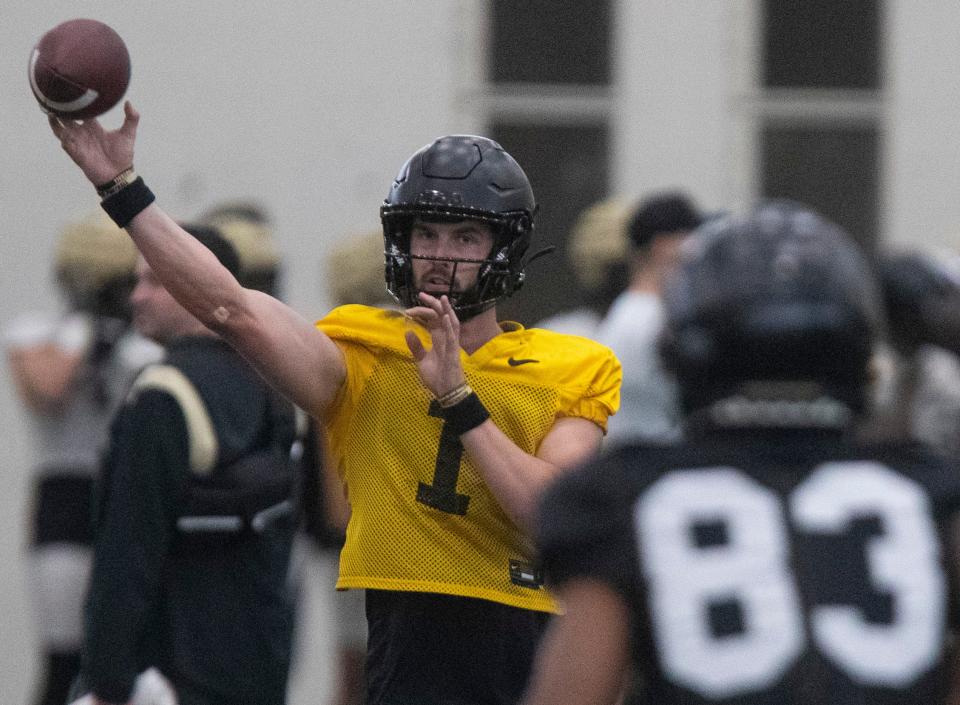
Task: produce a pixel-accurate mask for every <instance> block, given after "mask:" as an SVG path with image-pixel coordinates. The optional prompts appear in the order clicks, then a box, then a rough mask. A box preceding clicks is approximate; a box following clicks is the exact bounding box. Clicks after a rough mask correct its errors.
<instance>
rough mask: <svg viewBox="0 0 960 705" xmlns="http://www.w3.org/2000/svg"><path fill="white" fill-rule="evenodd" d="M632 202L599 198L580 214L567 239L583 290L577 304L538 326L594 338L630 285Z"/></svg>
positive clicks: (571, 265) (572, 263)
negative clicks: (612, 305)
mask: <svg viewBox="0 0 960 705" xmlns="http://www.w3.org/2000/svg"><path fill="white" fill-rule="evenodd" d="M633 205H634V204H633V202H632V201H630V200H627V199H625V198H623V197H611V198H606V199H604V200H602V201H598V202H597V203H594V204H592V205H590V206H588V207H587V208H585V209H584V210H583V212H582V213H580V215H579V216H578V217H577V220H576V222H574V224H573V228H572V229H571V231H570V237H569V238H568V242H567V253H568V259H569V261H570V267H571V269H572V270H573V272H574V274H575V275H576V277H577V283H578V284H579V285H580V289H581V291H582V292H583V298H582V300H581V301H580V302H579V304H578V305H576V306H574V307H573V308H569V309H566V310H563V311H561V312H560V313H557V314H555V315H553V316H549V317H548V318H545V319H543V320H542V321H540V322H538V323H537V324H536V327H537V328H546V329H547V330H552V331H556V332H558V333H569V334H570V335H580V336H583V337H585V338H595V337H596V333H597V328H598V327H599V325H600V323H601V321H602V320H603V318H604V317H605V316H606V314H607V311H608V310H609V309H610V306H611V304H613V302H614V301H615V300H616V298H617V296H619V295H620V293H621V292H622V291H623V290H624V289H625V288H626V286H627V284H628V272H627V221H629V219H630V216H631V215H632V214H633Z"/></svg>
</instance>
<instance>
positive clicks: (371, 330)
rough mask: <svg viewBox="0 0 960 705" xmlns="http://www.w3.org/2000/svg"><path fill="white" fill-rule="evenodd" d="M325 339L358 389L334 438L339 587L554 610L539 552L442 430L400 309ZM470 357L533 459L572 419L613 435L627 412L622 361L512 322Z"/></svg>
mask: <svg viewBox="0 0 960 705" xmlns="http://www.w3.org/2000/svg"><path fill="white" fill-rule="evenodd" d="M317 325H318V327H319V328H320V329H321V330H322V331H323V332H324V333H326V334H327V335H328V336H330V338H332V339H333V340H334V341H335V342H336V343H337V345H338V346H339V347H340V348H341V350H343V353H344V358H345V361H346V368H347V379H346V383H345V384H344V386H343V389H342V390H341V392H340V396H339V397H338V398H337V400H336V401H335V402H334V406H333V407H332V411H331V413H330V415H329V419H328V420H327V423H326V432H327V436H328V441H329V455H330V458H331V460H332V462H335V463H336V464H337V468H338V470H339V472H340V475H341V478H342V479H343V480H344V482H345V483H346V487H347V491H348V495H349V500H350V506H351V510H352V512H351V517H350V523H349V526H348V527H347V540H346V544H345V546H344V548H343V551H342V553H341V556H340V578H339V580H338V581H337V587H338V588H374V589H381V590H401V591H411V592H436V593H444V594H450V595H461V596H464V597H475V598H481V599H486V600H493V601H495V602H500V603H503V604H506V605H512V606H514V607H522V608H526V609H533V610H542V611H555V610H556V605H555V603H554V601H553V598H552V597H551V596H550V595H549V594H548V593H547V591H546V590H544V588H543V587H542V585H541V582H542V581H541V579H540V571H539V569H538V568H537V567H536V566H535V565H534V560H533V556H532V552H531V547H530V545H529V542H528V541H526V540H525V539H524V537H523V536H522V535H521V533H520V531H519V530H518V529H517V527H516V526H515V525H514V524H513V522H512V521H511V520H510V519H509V518H508V517H507V515H506V514H505V513H504V512H503V510H502V509H501V508H500V506H499V505H498V503H497V501H496V499H495V498H494V497H493V495H492V494H491V493H490V491H489V490H488V489H487V487H486V485H485V484H484V482H483V480H482V479H481V477H480V474H479V473H478V472H477V469H476V468H475V467H474V465H473V463H472V461H471V460H470V458H469V457H468V456H467V454H466V453H465V452H464V449H463V446H462V445H461V443H460V439H459V438H458V437H457V436H456V435H453V434H451V433H445V432H444V422H443V418H442V416H441V415H440V410H439V405H438V404H437V402H436V401H435V400H433V397H432V396H431V394H430V393H429V392H428V391H427V389H426V387H424V385H423V383H422V382H421V380H420V377H419V375H418V373H417V369H416V366H415V364H414V362H413V357H412V355H411V354H410V351H409V349H408V348H407V344H406V341H405V340H404V333H405V332H406V331H408V330H414V331H416V332H417V335H418V336H419V337H420V339H421V340H422V341H423V342H424V344H425V345H427V346H429V344H430V342H429V334H428V332H427V331H426V329H424V328H423V327H421V326H419V325H418V324H416V323H414V322H413V321H411V320H410V319H409V318H407V317H405V316H404V315H403V314H402V313H400V312H397V311H390V310H382V309H376V308H370V307H367V306H342V307H340V308H337V309H335V310H334V311H332V312H331V313H330V314H329V315H328V316H327V317H326V318H324V319H323V320H322V321H320V322H319V323H318V324H317ZM501 327H502V328H503V330H504V332H503V333H501V334H500V335H498V336H496V337H495V338H493V339H492V340H490V341H489V342H488V343H486V344H485V345H484V346H483V347H481V348H480V349H479V350H477V351H476V352H474V353H473V354H472V355H468V354H466V352H464V351H462V350H461V352H460V355H461V361H462V363H463V369H464V372H465V373H466V377H467V381H468V382H469V383H470V386H471V387H473V389H474V390H475V391H476V393H477V395H478V396H479V397H480V399H481V401H482V402H483V404H484V406H485V407H486V408H487V410H488V411H489V412H490V418H491V419H492V420H493V422H494V423H495V424H496V425H497V426H498V427H499V428H500V430H501V431H503V432H504V433H505V434H506V435H507V436H508V437H509V438H510V439H511V440H512V441H513V442H514V443H516V444H517V445H518V446H519V447H520V448H521V449H523V450H524V451H525V452H527V453H530V454H536V453H537V450H538V448H539V446H540V442H541V441H542V440H543V438H544V436H545V435H546V434H547V432H548V431H549V430H550V428H551V426H553V424H554V422H555V421H556V420H557V419H558V418H560V417H564V416H575V417H582V418H585V419H589V420H590V421H593V422H594V423H596V424H597V425H598V426H600V427H601V428H603V429H604V430H605V429H606V423H607V417H608V416H609V415H610V414H612V413H614V412H615V411H616V409H617V406H618V404H619V395H620V363H619V362H618V361H617V359H616V357H615V356H614V355H613V353H612V352H611V351H610V350H609V349H607V348H605V347H603V346H602V345H600V344H599V343H596V342H594V341H592V340H588V339H586V338H580V337H577V336H571V335H563V334H560V333H554V332H551V331H546V330H539V329H530V330H527V329H524V328H523V327H522V326H520V325H518V324H513V323H504V324H501Z"/></svg>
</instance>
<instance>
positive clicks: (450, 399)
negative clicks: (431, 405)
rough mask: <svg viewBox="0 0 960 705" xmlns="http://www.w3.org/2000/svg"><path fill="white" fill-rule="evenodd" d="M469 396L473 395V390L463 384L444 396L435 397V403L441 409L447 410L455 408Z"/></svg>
mask: <svg viewBox="0 0 960 705" xmlns="http://www.w3.org/2000/svg"><path fill="white" fill-rule="evenodd" d="M471 394H473V390H472V389H471V388H470V385H469V384H467V383H466V382H464V383H463V384H460V385H458V386H456V387H454V388H453V389H451V390H450V391H449V392H447V393H446V394H443V395H441V396H439V397H437V402H438V403H439V404H440V406H441V407H443V408H444V409H447V408H449V407H451V406H456V405H457V404H459V403H460V402H462V401H463V400H464V399H466V398H467V397H468V396H470V395H471Z"/></svg>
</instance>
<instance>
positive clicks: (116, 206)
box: [100, 176, 156, 228]
mask: <svg viewBox="0 0 960 705" xmlns="http://www.w3.org/2000/svg"><path fill="white" fill-rule="evenodd" d="M154 200H156V196H154V195H153V191H151V190H150V189H149V188H147V185H146V184H145V183H143V178H142V177H139V176H138V177H137V179H136V180H135V181H133V182H131V183H130V184H129V185H128V186H124V187H123V188H122V189H120V190H119V191H117V192H116V193H115V194H113V195H112V196H109V197H107V198H105V199H103V200H102V201H100V207H101V208H103V210H105V211H106V212H107V215H109V216H110V218H111V219H113V222H114V223H116V224H117V225H118V226H120V227H121V228H125V227H127V224H128V223H129V222H130V221H131V220H133V219H134V218H136V217H137V214H139V213H140V211H142V210H143V209H144V208H146V207H147V206H149V205H150V204H151V203H153V202H154Z"/></svg>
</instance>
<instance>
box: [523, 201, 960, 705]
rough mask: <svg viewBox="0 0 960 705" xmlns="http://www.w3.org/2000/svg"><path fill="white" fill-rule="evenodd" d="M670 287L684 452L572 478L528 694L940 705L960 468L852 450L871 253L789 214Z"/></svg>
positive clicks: (764, 212) (915, 456) (608, 463)
mask: <svg viewBox="0 0 960 705" xmlns="http://www.w3.org/2000/svg"><path fill="white" fill-rule="evenodd" d="M685 255H686V257H685V259H684V261H683V262H682V264H681V267H680V270H679V273H678V276H677V277H676V278H675V279H674V280H673V281H672V284H671V285H670V286H669V287H668V289H667V291H666V309H667V323H666V334H667V338H666V340H665V357H666V359H667V360H668V361H669V364H671V365H672V367H673V368H674V369H675V370H676V373H677V377H678V381H679V384H680V389H681V398H682V404H683V407H684V409H685V411H686V412H687V414H688V416H687V428H686V435H687V437H686V439H685V441H684V443H683V444H681V445H679V446H678V447H675V448H663V447H643V446H628V447H624V448H622V449H618V450H616V451H615V452H613V453H611V454H609V455H607V456H605V457H604V458H603V459H602V460H600V461H597V462H594V463H591V464H589V465H588V466H587V467H585V468H584V469H583V470H582V471H579V472H578V473H576V474H573V475H568V476H566V477H564V478H561V480H560V481H559V482H558V483H557V485H556V486H555V487H554V488H552V489H551V490H550V491H549V492H548V494H547V496H546V498H545V501H544V503H543V509H542V519H541V531H540V536H539V543H540V547H541V550H542V554H543V559H544V563H545V569H546V571H547V575H548V579H549V580H551V581H552V582H553V584H555V585H556V586H557V587H558V589H559V595H560V598H561V599H562V600H563V603H564V604H565V606H566V607H567V614H566V616H564V617H563V618H562V619H558V620H556V622H555V627H554V628H553V629H552V630H551V632H550V633H549V635H548V637H547V638H545V640H544V642H543V648H542V651H541V653H540V656H539V660H538V667H537V673H536V676H535V678H534V681H533V685H532V689H531V690H530V692H529V697H528V699H527V702H528V703H529V704H531V705H543V704H544V703H564V704H565V705H575V704H576V703H609V702H613V701H614V700H615V699H616V697H617V695H618V692H619V691H620V688H621V685H622V682H623V675H624V673H625V671H626V669H627V666H628V664H631V663H632V664H633V665H634V666H635V667H636V668H637V669H638V670H639V671H640V672H641V674H642V675H643V677H644V682H645V690H644V692H642V693H640V694H638V697H637V701H638V702H642V703H663V704H665V705H670V704H672V703H687V704H699V703H730V704H732V703H739V704H741V705H746V704H749V703H782V704H788V703H797V704H798V705H799V704H800V703H803V704H804V705H826V704H827V703H830V704H836V703H886V704H890V705H892V704H894V703H929V704H936V703H943V702H946V700H945V697H946V692H947V681H948V677H949V675H950V672H951V666H952V664H950V663H948V652H947V649H946V634H947V629H948V613H949V611H950V610H949V604H950V601H949V599H948V598H949V597H950V596H952V595H954V594H955V592H954V590H953V589H951V588H949V587H948V578H947V571H946V570H945V568H944V565H943V561H944V560H945V559H950V560H952V558H953V556H954V554H953V552H952V547H945V546H944V545H942V544H941V538H940V534H939V532H938V530H939V529H941V528H944V526H945V523H946V522H947V521H948V520H949V519H951V518H952V517H953V516H954V514H955V512H956V511H957V509H958V508H960V474H958V468H957V467H956V466H955V465H953V464H946V463H945V462H944V461H942V460H940V459H939V458H938V457H937V456H934V455H933V454H931V453H928V452H927V451H925V450H924V449H923V448H922V447H919V446H914V445H905V444H897V443H888V444H885V445H882V446H874V447H870V446H862V447H861V446H857V445H854V444H852V443H851V442H850V441H849V437H848V436H849V433H850V430H851V428H852V425H853V422H854V420H855V418H856V416H857V415H858V414H859V413H860V412H862V411H863V410H864V407H865V404H866V400H867V396H868V393H867V386H868V379H869V373H868V364H869V361H870V357H871V353H872V351H873V346H874V342H875V336H876V333H877V330H878V326H879V325H880V307H879V306H878V294H877V291H876V289H875V286H874V282H873V280H872V278H871V276H870V272H869V271H868V267H867V265H866V264H865V261H864V259H863V258H862V256H861V254H860V253H859V252H858V250H857V249H856V248H855V247H854V245H853V244H852V243H851V241H850V240H848V239H847V238H846V237H845V236H844V234H843V233H842V232H841V231H840V230H839V229H838V228H836V227H835V226H834V225H832V224H830V223H828V222H826V221H824V220H823V219H821V218H820V217H819V216H817V215H816V214H814V213H812V212H810V211H809V210H805V209H803V208H801V207H798V206H796V205H793V204H784V203H774V204H768V205H765V206H763V207H761V208H759V209H758V210H756V211H755V212H754V213H752V214H751V216H750V217H749V218H747V219H745V220H739V221H738V220H732V219H725V220H723V221H718V222H716V223H709V224H707V225H705V226H703V227H702V228H701V229H700V230H699V231H698V232H697V234H695V235H694V236H693V240H692V241H691V242H690V245H689V248H688V249H687V251H686V252H685Z"/></svg>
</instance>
